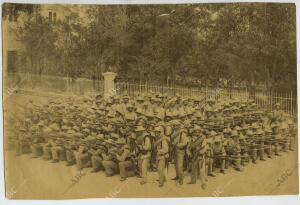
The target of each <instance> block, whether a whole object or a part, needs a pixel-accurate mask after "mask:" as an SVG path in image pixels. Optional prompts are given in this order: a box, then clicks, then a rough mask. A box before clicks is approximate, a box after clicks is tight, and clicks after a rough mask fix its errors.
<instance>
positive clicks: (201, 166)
mask: <svg viewBox="0 0 300 205" xmlns="http://www.w3.org/2000/svg"><path fill="white" fill-rule="evenodd" d="M206 149H207V144H206V139H205V136H204V135H202V134H201V128H200V126H198V125H195V126H194V132H193V135H192V139H191V143H190V144H189V147H188V150H187V154H188V156H189V158H190V160H191V163H192V170H191V181H190V182H189V183H188V184H196V181H197V177H198V175H200V180H201V183H202V185H201V187H202V188H203V189H205V188H206V184H205V153H206ZM198 170H199V173H198Z"/></svg>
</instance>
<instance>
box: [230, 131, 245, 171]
mask: <svg viewBox="0 0 300 205" xmlns="http://www.w3.org/2000/svg"><path fill="white" fill-rule="evenodd" d="M231 136H232V138H233V140H232V142H231V144H230V148H231V152H230V153H229V154H230V155H231V157H232V162H233V166H234V168H235V170H237V171H242V169H241V148H240V142H239V133H238V132H237V131H236V130H234V131H233V132H232V134H231Z"/></svg>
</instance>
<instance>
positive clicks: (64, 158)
mask: <svg viewBox="0 0 300 205" xmlns="http://www.w3.org/2000/svg"><path fill="white" fill-rule="evenodd" d="M59 161H67V155H66V150H64V149H61V150H60V151H59Z"/></svg>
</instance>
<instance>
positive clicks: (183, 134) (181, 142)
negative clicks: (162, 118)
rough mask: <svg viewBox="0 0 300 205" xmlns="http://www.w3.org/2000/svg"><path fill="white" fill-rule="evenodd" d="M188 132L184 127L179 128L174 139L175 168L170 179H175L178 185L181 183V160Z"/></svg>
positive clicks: (187, 140)
mask: <svg viewBox="0 0 300 205" xmlns="http://www.w3.org/2000/svg"><path fill="white" fill-rule="evenodd" d="M187 134H188V132H187V130H186V129H185V128H183V129H181V131H180V134H179V136H178V137H177V139H175V146H176V156H175V170H176V177H175V178H173V179H172V180H177V181H178V183H179V184H180V185H182V184H183V160H184V156H185V151H186V148H187V145H188V142H189V138H188V136H187Z"/></svg>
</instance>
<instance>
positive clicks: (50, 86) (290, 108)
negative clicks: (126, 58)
mask: <svg viewBox="0 0 300 205" xmlns="http://www.w3.org/2000/svg"><path fill="white" fill-rule="evenodd" d="M3 85H4V86H3V87H4V90H3V92H6V90H5V89H8V91H9V92H10V91H11V90H15V89H24V90H36V91H41V92H54V93H59V92H60V93H66V92H70V93H73V94H76V95H85V94H88V93H103V90H104V89H103V87H104V83H103V81H97V80H90V79H85V78H79V79H77V80H76V81H75V82H72V81H71V79H70V78H66V77H58V76H46V75H33V74H24V73H18V74H9V75H8V76H4V78H3ZM115 88H116V91H117V93H119V94H120V93H125V92H126V93H127V94H129V95H131V96H134V95H138V94H141V93H150V92H154V93H156V92H159V93H161V94H163V95H168V96H175V95H179V96H181V97H197V98H199V99H200V100H202V101H203V102H206V101H207V99H208V98H214V99H216V100H218V99H220V100H222V98H239V99H246V100H250V99H253V100H254V101H255V102H256V103H257V104H258V106H259V107H260V108H261V109H263V110H266V111H272V110H273V108H274V105H275V104H276V103H280V104H281V107H282V109H283V110H284V112H286V113H288V114H290V115H297V96H296V95H294V94H293V93H292V92H290V93H284V94H279V93H275V92H264V91H251V92H249V91H248V90H247V89H246V88H241V89H236V88H208V87H189V88H187V87H183V86H172V87H167V86H165V85H152V84H149V83H147V84H136V83H128V82H117V83H116V84H115Z"/></svg>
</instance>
